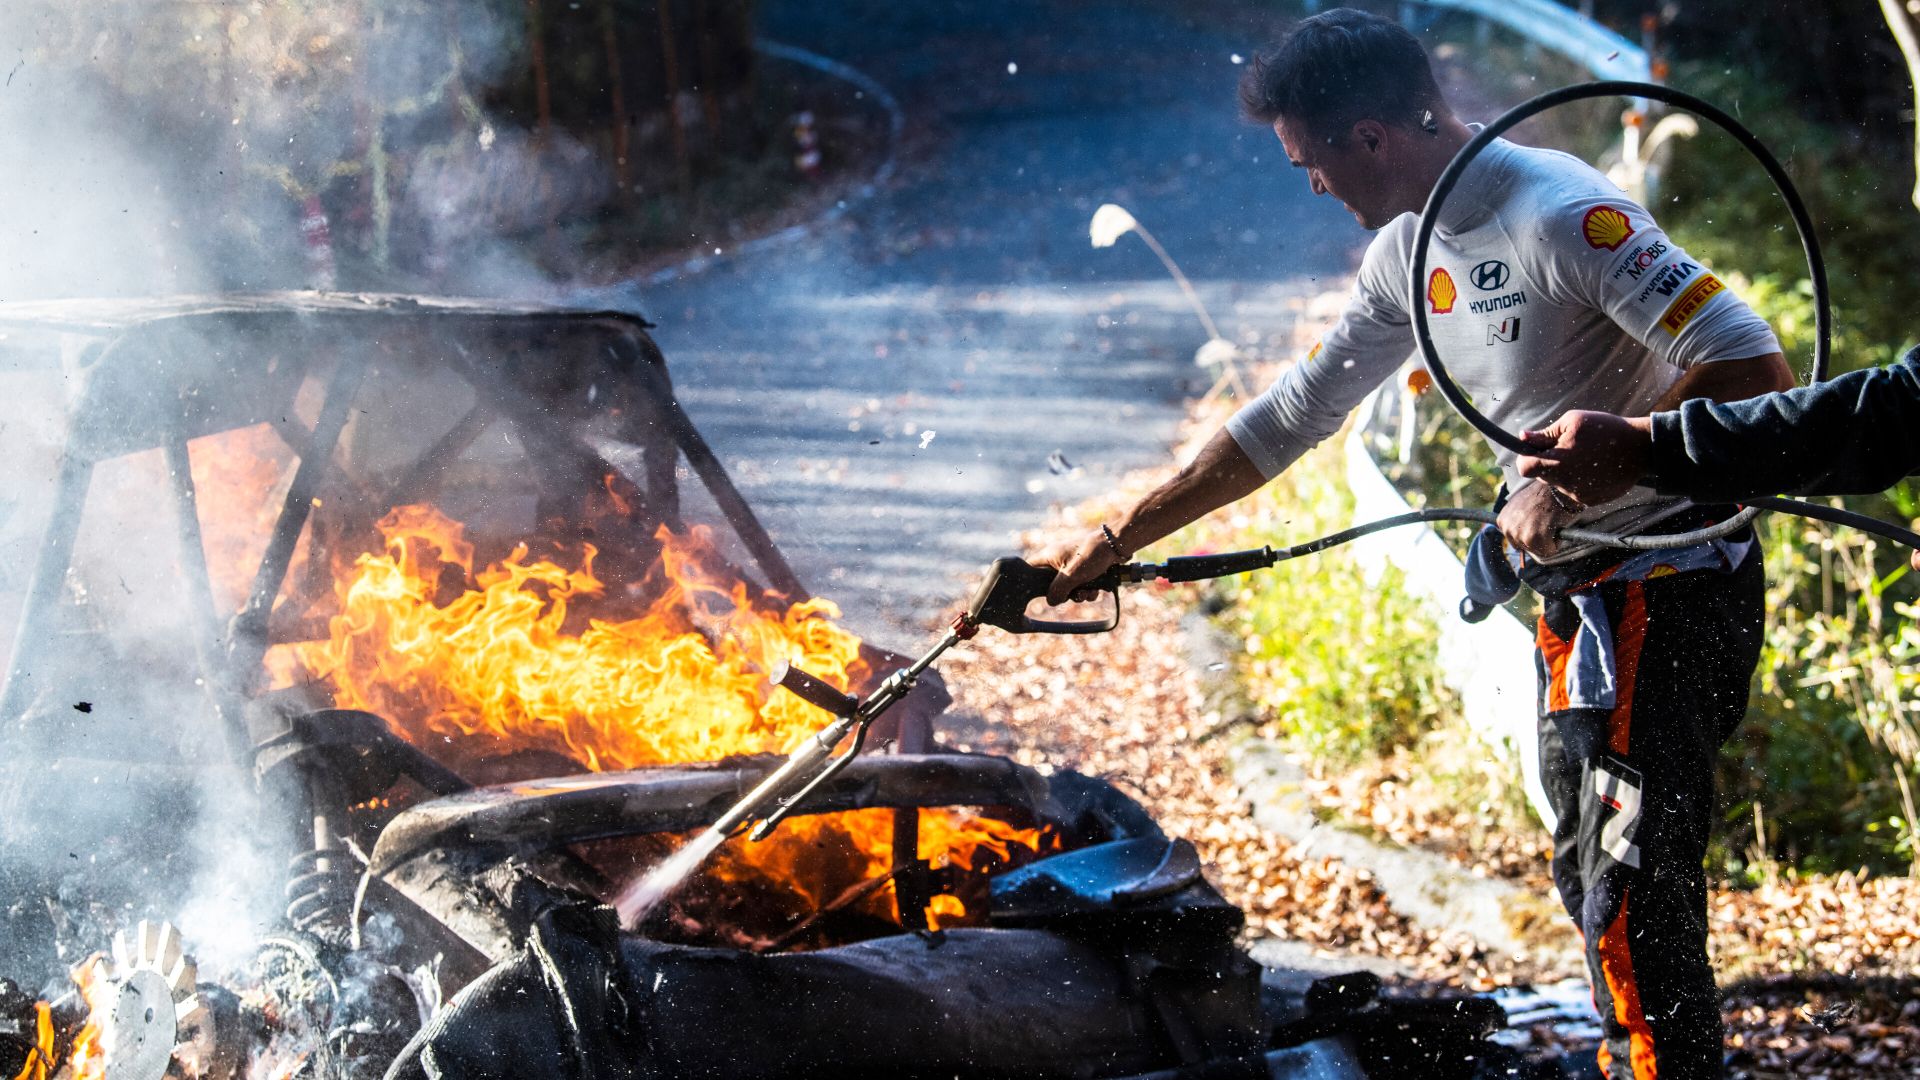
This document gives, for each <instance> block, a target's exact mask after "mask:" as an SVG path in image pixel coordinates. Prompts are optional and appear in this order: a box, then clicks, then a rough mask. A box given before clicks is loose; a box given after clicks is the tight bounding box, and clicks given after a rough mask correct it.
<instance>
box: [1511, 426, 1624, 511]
mask: <svg viewBox="0 0 1920 1080" xmlns="http://www.w3.org/2000/svg"><path fill="white" fill-rule="evenodd" d="M1520 437H1521V438H1522V439H1525V440H1526V441H1527V442H1528V443H1530V444H1532V445H1534V446H1537V447H1539V448H1540V451H1539V453H1538V454H1533V455H1524V456H1522V457H1521V458H1520V460H1519V462H1518V465H1519V469H1520V475H1521V476H1525V477H1528V478H1530V479H1534V480H1541V481H1544V482H1545V483H1548V484H1551V485H1553V486H1554V487H1556V488H1558V489H1560V491H1561V492H1563V493H1564V494H1566V495H1567V496H1569V497H1570V498H1572V500H1573V501H1574V502H1577V503H1580V504H1581V505H1584V506H1598V505H1600V504H1601V503H1606V502H1612V501H1613V500H1614V499H1617V498H1619V497H1620V496H1622V495H1625V494H1626V493H1627V492H1628V490H1630V489H1631V488H1632V487H1633V486H1634V485H1635V484H1637V483H1639V482H1640V478H1641V477H1642V476H1644V475H1646V471H1647V463H1648V460H1649V459H1650V458H1651V456H1652V453H1653V429H1652V427H1651V422H1650V421H1649V420H1648V419H1647V418H1646V417H1643V416H1642V417H1634V418H1631V419H1629V418H1627V417H1624V416H1615V415H1613V414H1612V413H1603V412H1588V411H1585V410H1582V409H1574V410H1571V411H1569V412H1566V413H1563V414H1561V416H1560V419H1558V420H1555V421H1554V422H1553V423H1552V424H1550V425H1548V426H1547V427H1546V428H1545V429H1544V430H1542V431H1527V432H1522V433H1521V436H1520Z"/></svg>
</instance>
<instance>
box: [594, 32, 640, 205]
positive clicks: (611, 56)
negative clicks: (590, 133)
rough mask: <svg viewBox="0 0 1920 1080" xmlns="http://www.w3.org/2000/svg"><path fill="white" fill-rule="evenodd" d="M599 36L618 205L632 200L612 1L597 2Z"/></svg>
mask: <svg viewBox="0 0 1920 1080" xmlns="http://www.w3.org/2000/svg"><path fill="white" fill-rule="evenodd" d="M600 35H601V38H602V39H603V40H604V41H605V42H606V47H607V91H608V93H610V94H611V95H612V97H613V177H614V181H615V182H616V183H618V184H619V185H620V192H619V199H620V205H622V206H625V205H626V204H627V203H629V202H631V201H632V198H633V181H632V179H631V176H632V170H631V168H630V167H629V165H628V163H627V156H628V154H629V153H630V152H631V151H630V148H629V146H628V142H627V138H628V131H627V123H628V121H627V88H626V84H625V82H623V81H622V80H621V78H620V34H619V21H618V20H617V19H616V18H615V17H614V13H613V0H600Z"/></svg>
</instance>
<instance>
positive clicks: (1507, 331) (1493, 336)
mask: <svg viewBox="0 0 1920 1080" xmlns="http://www.w3.org/2000/svg"><path fill="white" fill-rule="evenodd" d="M1519 337H1520V316H1518V315H1515V316H1514V317H1513V318H1511V319H1501V320H1500V323H1499V325H1498V326H1496V325H1494V324H1493V323H1488V324H1487V344H1489V345H1491V344H1493V343H1494V342H1496V341H1516V340H1518V339H1519Z"/></svg>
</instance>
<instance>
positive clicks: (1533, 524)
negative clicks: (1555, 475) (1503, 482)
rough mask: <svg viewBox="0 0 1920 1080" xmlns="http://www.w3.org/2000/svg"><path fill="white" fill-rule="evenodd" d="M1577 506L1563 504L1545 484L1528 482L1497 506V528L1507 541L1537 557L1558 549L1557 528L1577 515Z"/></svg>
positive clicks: (1568, 522) (1545, 555) (1540, 557)
mask: <svg viewBox="0 0 1920 1080" xmlns="http://www.w3.org/2000/svg"><path fill="white" fill-rule="evenodd" d="M1579 514H1580V510H1579V508H1578V507H1565V506H1562V505H1561V503H1560V501H1559V500H1558V499H1556V498H1555V497H1554V492H1553V489H1552V488H1550V487H1548V486H1547V485H1546V484H1528V485H1526V486H1525V487H1523V488H1521V489H1520V490H1519V491H1516V492H1514V494H1513V497H1512V498H1510V499H1508V500H1507V505H1505V506H1503V507H1501V508H1500V518H1499V522H1498V524H1499V526H1500V532H1501V534H1502V535H1504V536H1505V537H1506V538H1507V542H1508V543H1510V544H1512V545H1513V546H1515V547H1517V548H1519V549H1520V550H1522V551H1524V552H1526V553H1527V554H1529V555H1532V556H1533V557H1535V558H1538V559H1544V558H1547V557H1548V556H1551V555H1552V554H1553V553H1554V552H1556V551H1559V550H1560V535H1559V534H1560V529H1561V528H1562V527H1563V526H1565V525H1569V524H1572V522H1573V519H1574V518H1575V517H1578V516H1579Z"/></svg>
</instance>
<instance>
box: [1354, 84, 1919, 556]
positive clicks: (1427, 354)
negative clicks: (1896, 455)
mask: <svg viewBox="0 0 1920 1080" xmlns="http://www.w3.org/2000/svg"><path fill="white" fill-rule="evenodd" d="M1603 97H1635V98H1649V99H1651V100H1654V101H1660V102H1665V103H1666V104H1668V105H1673V106H1676V107H1678V108H1682V109H1685V110H1687V111H1688V112H1691V113H1694V114H1696V115H1698V116H1702V117H1705V118H1706V119H1708V120H1710V121H1712V122H1713V123H1714V124H1715V125H1716V126H1718V127H1719V128H1720V129H1722V130H1723V131H1725V132H1726V133H1727V134H1729V135H1731V136H1733V137H1734V139H1735V140H1736V141H1738V142H1739V143H1740V145H1741V146H1743V147H1745V148H1746V151H1747V153H1748V154H1750V155H1752V157H1753V159H1754V160H1755V161H1757V162H1759V163H1760V167H1761V168H1762V169H1764V170H1766V173H1767V177H1768V178H1769V179H1771V180H1772V181H1773V186H1774V188H1775V189H1776V190H1778V191H1779V192H1780V198H1781V199H1782V200H1783V201H1785V202H1786V204H1787V213H1788V214H1789V215H1790V216H1791V217H1792V218H1793V227H1794V230H1795V231H1796V232H1798V233H1799V236H1800V247H1801V250H1802V251H1804V252H1805V253H1806V256H1807V272H1808V274H1809V276H1810V277H1811V279H1812V281H1813V307H1814V347H1813V369H1812V371H1811V372H1810V374H1809V381H1810V382H1820V381H1822V380H1824V379H1825V378H1826V377H1827V366H1828V360H1829V358H1830V355H1831V352H1832V345H1833V314H1832V305H1831V295H1830V292H1829V289H1828V286H1827V264H1826V260H1825V259H1823V258H1822V257H1821V255H1820V243H1819V241H1818V240H1817V239H1816V238H1815V237H1814V233H1813V219H1812V217H1811V216H1810V215H1809V214H1808V213H1807V208H1806V204H1805V203H1804V202H1802V201H1801V199H1800V192H1799V190H1798V189H1796V188H1795V187H1794V186H1793V180H1792V179H1791V178H1790V177H1788V176H1787V171H1786V169H1785V168H1783V167H1782V166H1781V164H1780V161H1779V159H1778V158H1775V157H1774V156H1773V152H1772V151H1770V150H1768V149H1767V147H1766V144H1764V143H1762V142H1761V141H1760V139H1759V137H1758V136H1756V135H1754V134H1753V132H1751V131H1749V130H1747V128H1746V127H1745V125H1743V124H1741V123H1740V122H1739V121H1738V120H1735V119H1734V118H1733V117H1731V116H1728V115H1727V114H1726V113H1725V112H1723V111H1721V110H1720V109H1719V108H1718V107H1716V106H1714V105H1713V104H1712V103H1710V102H1707V101H1704V100H1702V99H1700V98H1697V97H1694V96H1693V95H1692V94H1688V93H1684V92H1682V91H1679V90H1675V89H1672V88H1671V87H1666V86H1660V85H1658V84H1655V83H1643V82H1632V81H1626V80H1610V81H1605V82H1589V83H1579V84H1576V85H1573V86H1566V87H1562V88H1560V89H1558V90H1550V91H1548V92H1547V93H1544V94H1540V95H1538V96H1536V97H1533V98H1529V99H1528V100H1526V101H1523V102H1521V103H1520V104H1518V105H1516V106H1514V107H1513V108H1511V109H1508V110H1507V111H1506V112H1505V113H1503V114H1501V116H1500V118H1499V119H1497V120H1495V121H1494V122H1493V123H1491V124H1488V125H1487V126H1486V127H1484V128H1482V129H1481V130H1480V131H1479V132H1478V133H1477V134H1475V135H1474V137H1473V138H1472V139H1470V140H1468V141H1467V144H1466V145H1465V146H1463V147H1461V148H1460V152H1459V153H1457V154H1455V155H1454V157H1453V160H1452V161H1450V162H1448V163H1447V167H1446V169H1445V170H1443V171H1442V172H1441V174H1440V179H1439V180H1438V181H1437V182H1435V184H1434V185H1433V192H1432V193H1431V194H1429V195H1428V196H1427V205H1426V206H1425V208H1423V209H1422V210H1421V211H1420V227H1419V231H1418V232H1417V233H1416V234H1415V235H1414V241H1413V257H1412V259H1411V260H1410V262H1411V266H1410V269H1409V276H1408V298H1409V304H1410V310H1411V311H1412V312H1413V337H1414V341H1415V343H1417V344H1418V345H1419V347H1420V356H1421V358H1422V359H1423V360H1424V361H1425V362H1426V365H1427V371H1428V373H1429V374H1431V375H1432V376H1433V383H1434V385H1435V386H1436V387H1438V388H1439V389H1440V395H1441V396H1442V397H1444V398H1446V399H1447V404H1449V405H1451V406H1453V409H1454V411H1455V412H1457V413H1459V414H1460V415H1461V417H1462V418H1464V419H1465V420H1466V421H1467V423H1469V424H1472V425H1473V426H1474V428H1475V429H1476V430H1477V431H1479V432H1480V434H1482V435H1484V436H1486V437H1487V438H1488V439H1489V440H1491V441H1492V442H1494V443H1496V444H1498V445H1500V446H1503V447H1505V448H1506V449H1508V450H1511V451H1513V452H1514V453H1517V454H1528V453H1531V452H1533V451H1534V450H1535V449H1538V448H1537V447H1534V446H1531V445H1529V444H1528V443H1527V442H1525V441H1524V440H1522V439H1521V438H1520V437H1519V436H1518V435H1515V434H1513V433H1512V432H1509V431H1507V430H1505V429H1504V428H1502V427H1500V426H1499V425H1498V424H1495V423H1494V422H1493V421H1492V420H1490V419H1488V418H1487V416H1486V415H1485V414H1484V413H1482V412H1480V410H1479V409H1477V408H1475V407H1474V405H1473V402H1472V401H1470V400H1468V398H1467V395H1466V394H1465V393H1464V392H1463V391H1462V390H1461V389H1460V386H1459V384H1458V383H1456V382H1454V380H1453V376H1452V375H1451V374H1450V373H1448V371H1447V367H1446V365H1445V364H1444V363H1443V362H1441V359H1440V352H1439V350H1438V349H1437V348H1435V347H1434V343H1433V332H1432V330H1431V328H1430V327H1429V325H1428V316H1427V307H1426V304H1425V303H1424V302H1423V301H1424V299H1425V292H1426V277H1427V252H1428V249H1429V248H1431V246H1432V244H1433V232H1434V229H1435V227H1436V226H1437V225H1438V223H1439V215H1440V208H1441V207H1442V206H1443V205H1445V203H1446V200H1447V197H1448V196H1449V195H1451V194H1453V189H1454V188H1455V187H1456V186H1458V185H1459V183H1460V178H1461V177H1462V176H1463V175H1464V174H1465V173H1466V171H1467V167H1468V166H1470V165H1472V164H1473V162H1474V160H1475V159H1476V158H1478V157H1479V156H1480V154H1481V153H1482V152H1483V151H1484V150H1485V149H1486V148H1487V146H1488V145H1489V144H1491V143H1492V142H1493V140H1495V139H1497V138H1499V137H1500V136H1501V135H1503V134H1505V133H1506V132H1507V131H1509V130H1511V129H1512V128H1513V127H1514V125H1516V124H1519V123H1520V122H1521V121H1523V120H1527V119H1529V118H1531V117H1533V116H1535V115H1538V114H1539V113H1542V112H1545V111H1546V110H1548V109H1552V108H1555V107H1557V106H1560V105H1565V104H1567V103H1569V102H1574V101H1582V100H1585V99H1587V98H1603ZM1762 510H1775V511H1780V512H1784V513H1792V514H1799V515H1801V516H1803V517H1811V518H1818V519H1820V520H1823V521H1831V522H1837V523H1840V524H1845V525H1850V526H1852V527H1854V528H1857V529H1862V530H1864V531H1867V532H1870V533H1874V534H1875V535H1878V536H1882V537H1885V538H1887V539H1889V540H1893V541H1895V542H1898V543H1901V544H1906V545H1907V546H1909V547H1920V535H1916V534H1914V533H1913V532H1910V531H1909V530H1906V529H1902V528H1899V527H1897V526H1894V525H1890V524H1887V523H1886V522H1883V521H1879V520H1876V519H1874V518H1870V517H1866V516H1864V515H1862V514H1855V513H1851V512H1849V511H1844V510H1835V509H1833V508H1831V507H1826V506H1819V505H1816V504H1812V503H1805V502H1801V501H1799V500H1795V499H1779V498H1767V499H1749V500H1747V506H1746V509H1744V510H1742V511H1740V513H1738V514H1736V515H1734V516H1733V517H1732V518H1729V519H1728V520H1726V521H1723V522H1720V523H1719V524H1717V525H1712V526H1708V527H1707V528H1703V529H1694V530H1691V531H1689V532H1684V533H1667V534H1662V535H1645V536H1619V535H1615V534H1612V533H1601V532H1594V531H1591V530H1587V529H1562V530H1561V531H1560V535H1561V536H1562V537H1564V538H1565V539H1567V540H1571V541H1574V542H1576V543H1589V544H1598V545H1602V546H1606V547H1615V548H1627V549H1631V550H1637V551H1644V550H1649V549H1654V548H1672V547H1688V546H1691V545H1693V544H1698V543H1701V542H1703V541H1706V540H1712V539H1717V538H1719V537H1722V536H1726V535H1728V534H1730V533H1733V532H1735V531H1738V530H1739V529H1742V528H1744V527H1746V526H1747V524H1748V523H1750V522H1752V521H1753V519H1754V518H1755V517H1757V516H1759V514H1760V512H1761V511H1762ZM1479 513H1480V512H1477V511H1461V512H1457V514H1456V513H1455V512H1447V516H1448V517H1452V518H1454V519H1455V520H1483V519H1482V518H1480V517H1479V516H1478V514H1479ZM1390 520H1397V519H1390ZM1349 531H1351V530H1349ZM1336 535H1344V534H1336Z"/></svg>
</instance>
